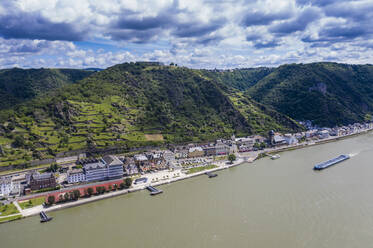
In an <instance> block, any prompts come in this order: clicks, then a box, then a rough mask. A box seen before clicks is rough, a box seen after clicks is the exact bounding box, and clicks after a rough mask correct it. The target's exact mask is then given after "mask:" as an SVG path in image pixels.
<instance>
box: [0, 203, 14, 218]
mask: <svg viewBox="0 0 373 248" xmlns="http://www.w3.org/2000/svg"><path fill="white" fill-rule="evenodd" d="M0 213H1V214H0V216H7V215H11V214H17V213H19V211H18V209H17V208H16V206H14V204H13V203H11V204H7V205H4V206H0Z"/></svg>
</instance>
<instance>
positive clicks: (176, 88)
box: [0, 62, 302, 166]
mask: <svg viewBox="0 0 373 248" xmlns="http://www.w3.org/2000/svg"><path fill="white" fill-rule="evenodd" d="M228 78H229V77H228ZM254 81H255V80H254ZM0 117H1V123H2V125H1V129H0V145H2V150H3V156H2V157H1V161H0V165H5V166H9V165H13V164H18V163H25V162H27V161H30V160H33V159H43V158H48V157H53V156H54V155H55V154H58V153H60V152H64V151H68V150H78V149H89V150H96V149H100V148H107V147H122V148H126V147H127V148H131V147H139V146H145V145H159V144H167V143H184V142H201V141H209V140H214V139H216V138H222V137H230V136H231V135H232V134H236V135H249V134H254V133H267V132H268V131H269V130H271V129H275V130H279V131H298V130H302V127H300V126H299V124H298V123H296V122H295V121H294V120H292V119H291V118H289V117H287V116H285V115H283V114H280V113H278V112H277V111H275V110H273V109H272V108H271V107H268V106H265V105H263V104H260V103H257V102H255V101H254V100H252V99H251V98H250V97H249V96H247V95H245V94H243V92H242V91H240V90H238V89H236V88H235V87H232V86H230V85H228V84H227V83H224V82H223V81H222V80H220V78H216V77H212V76H209V75H208V73H206V72H205V71H203V70H192V69H188V68H184V67H176V66H163V65H160V64H158V63H145V62H144V63H125V64H120V65H116V66H113V67H110V68H108V69H106V70H104V71H100V72H96V73H94V74H92V75H91V76H89V77H86V78H84V79H83V80H82V81H80V82H78V83H75V84H70V85H65V86H63V87H61V88H58V89H56V90H54V91H50V92H49V93H48V94H43V95H42V96H37V97H36V98H33V99H31V100H27V102H25V103H23V104H18V105H16V106H15V107H13V108H10V109H9V108H8V109H5V110H2V111H0Z"/></svg>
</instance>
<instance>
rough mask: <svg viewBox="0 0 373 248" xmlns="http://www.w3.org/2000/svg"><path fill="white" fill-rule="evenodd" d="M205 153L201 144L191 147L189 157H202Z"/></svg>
mask: <svg viewBox="0 0 373 248" xmlns="http://www.w3.org/2000/svg"><path fill="white" fill-rule="evenodd" d="M203 155H205V153H204V151H203V149H202V147H200V146H196V147H191V148H189V150H188V158H196V157H202V156H203Z"/></svg>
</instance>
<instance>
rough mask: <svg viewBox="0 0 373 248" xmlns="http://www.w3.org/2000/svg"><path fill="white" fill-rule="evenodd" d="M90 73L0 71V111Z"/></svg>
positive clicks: (82, 71) (57, 70) (46, 70)
mask: <svg viewBox="0 0 373 248" xmlns="http://www.w3.org/2000/svg"><path fill="white" fill-rule="evenodd" d="M92 73H93V72H92V71H85V70H75V69H27V70H25V69H19V68H13V69H3V70H0V109H4V108H8V107H12V106H13V105H14V104H18V103H22V102H24V101H25V100H28V99H31V98H34V97H35V96H37V95H40V94H41V93H44V92H47V91H51V90H55V89H57V88H59V87H62V86H63V85H65V84H70V83H75V82H77V81H79V80H81V79H83V78H85V77H87V76H89V75H91V74H92Z"/></svg>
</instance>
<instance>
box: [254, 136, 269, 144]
mask: <svg viewBox="0 0 373 248" xmlns="http://www.w3.org/2000/svg"><path fill="white" fill-rule="evenodd" d="M252 139H254V141H255V143H263V142H265V141H266V138H265V137H263V136H260V135H254V136H253V137H252Z"/></svg>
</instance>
